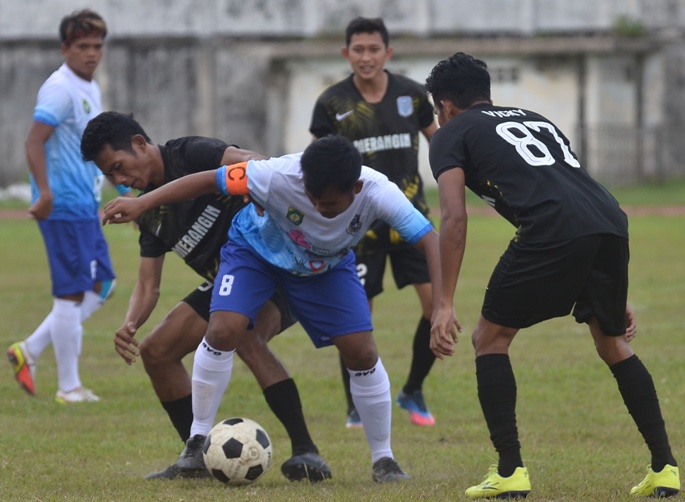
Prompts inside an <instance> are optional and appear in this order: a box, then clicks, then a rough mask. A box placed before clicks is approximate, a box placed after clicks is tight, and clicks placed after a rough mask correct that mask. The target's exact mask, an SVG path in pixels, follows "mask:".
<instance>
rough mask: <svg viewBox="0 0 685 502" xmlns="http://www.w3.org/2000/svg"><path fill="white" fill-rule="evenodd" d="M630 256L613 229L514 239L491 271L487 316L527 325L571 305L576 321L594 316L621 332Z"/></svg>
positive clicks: (605, 328)
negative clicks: (538, 241) (565, 237)
mask: <svg viewBox="0 0 685 502" xmlns="http://www.w3.org/2000/svg"><path fill="white" fill-rule="evenodd" d="M629 257H630V252H629V249H628V240H627V239H624V238H622V237H617V236H614V235H605V234H602V235H590V236H587V237H581V238H578V239H573V240H570V241H564V242H558V243H553V244H548V245H544V246H530V245H525V244H521V243H519V242H514V241H512V242H511V243H510V244H509V247H508V248H507V250H506V251H505V252H504V254H503V255H502V257H501V258H500V260H499V263H498V264H497V266H496V267H495V270H494V271H493V273H492V277H490V282H489V284H488V289H487V291H486V293H485V300H484V301H483V309H482V314H483V317H484V318H485V319H487V320H488V321H491V322H494V323H496V324H499V325H502V326H507V327H510V328H526V327H528V326H532V325H533V324H537V323H539V322H541V321H544V320H545V319H551V318H553V317H562V316H565V315H568V314H569V313H570V312H571V310H573V316H574V317H575V319H576V321H577V322H579V323H586V322H588V321H589V320H590V318H592V317H593V316H594V317H596V318H597V320H598V321H599V325H600V327H601V328H602V331H603V332H604V333H605V334H606V335H611V336H620V335H623V334H624V333H625V330H626V303H627V300H628V260H629ZM574 306H575V307H574Z"/></svg>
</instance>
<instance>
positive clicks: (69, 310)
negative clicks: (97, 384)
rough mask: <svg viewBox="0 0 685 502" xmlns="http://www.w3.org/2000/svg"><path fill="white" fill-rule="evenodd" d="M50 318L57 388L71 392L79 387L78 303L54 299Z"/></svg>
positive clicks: (80, 333)
mask: <svg viewBox="0 0 685 502" xmlns="http://www.w3.org/2000/svg"><path fill="white" fill-rule="evenodd" d="M50 317H51V318H52V322H51V323H50V334H51V339H52V346H53V349H54V351H55V361H56V362H57V386H58V388H59V390H61V391H63V392H68V391H72V390H74V389H77V388H79V387H81V379H80V378H79V373H78V357H79V347H80V346H81V336H82V335H83V328H82V327H81V310H80V307H79V302H74V301H71V300H63V299H60V298H55V300H54V306H53V307H52V312H51V313H50Z"/></svg>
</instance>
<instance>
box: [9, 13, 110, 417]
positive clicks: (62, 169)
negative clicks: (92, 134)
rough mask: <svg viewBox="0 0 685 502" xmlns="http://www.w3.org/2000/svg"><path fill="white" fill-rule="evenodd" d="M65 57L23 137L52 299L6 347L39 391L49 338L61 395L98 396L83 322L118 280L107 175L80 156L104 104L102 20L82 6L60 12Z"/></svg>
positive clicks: (65, 399) (28, 385)
mask: <svg viewBox="0 0 685 502" xmlns="http://www.w3.org/2000/svg"><path fill="white" fill-rule="evenodd" d="M59 31H60V37H61V42H62V43H61V52H62V55H63V56H64V64H62V66H60V68H59V69H57V71H55V72H54V73H53V74H52V75H51V76H50V77H49V78H48V79H47V81H46V82H45V83H44V84H43V86H42V87H41V88H40V91H39V92H38V99H37V103H36V107H35V109H34V112H33V123H32V125H31V129H30V131H29V134H28V137H27V139H26V143H25V146H26V156H27V160H28V164H29V170H30V173H31V187H32V205H31V207H30V208H29V214H30V215H31V217H32V218H35V219H36V220H37V221H38V225H39V227H40V230H41V233H42V235H43V240H44V241H45V247H46V251H47V255H48V262H49V265H50V275H51V279H52V295H53V297H54V302H53V307H52V310H51V311H50V313H49V314H48V316H47V317H46V318H45V320H44V321H43V322H42V323H41V324H40V326H39V327H38V328H37V329H36V330H35V331H34V332H33V334H31V336H29V337H28V338H27V339H26V340H24V341H22V342H17V343H14V344H13V345H12V346H11V347H10V348H9V349H8V351H7V356H8V359H9V361H10V363H11V364H12V367H13V370H14V374H15V378H16V380H17V382H18V383H19V385H20V386H21V387H22V388H23V389H24V390H25V391H26V392H27V393H29V394H30V395H33V394H34V393H35V384H34V371H35V363H36V361H37V359H38V358H39V357H40V356H41V354H42V353H43V351H44V350H45V349H46V348H47V347H48V346H49V345H50V343H52V345H53V348H54V352H55V359H56V361H57V384H58V389H57V395H56V400H57V401H58V402H61V403H73V402H84V401H98V400H99V398H98V396H96V395H95V394H94V393H93V392H92V391H91V390H89V389H87V388H85V387H83V386H82V385H81V379H80V375H79V368H78V361H79V356H80V353H81V338H82V334H83V328H82V322H83V321H84V320H85V319H86V318H88V317H89V316H90V315H91V314H92V313H93V312H94V311H95V310H97V309H98V308H100V306H101V305H102V303H103V302H104V301H105V299H107V298H108V296H109V294H110V293H111V292H112V288H113V286H114V272H113V270H112V264H111V261H110V258H109V252H108V249H107V243H106V241H105V238H104V236H103V234H102V230H101V228H100V225H99V221H98V220H99V218H98V206H99V203H100V188H101V184H102V181H103V179H104V177H103V176H102V173H100V171H99V170H98V169H97V167H95V165H94V164H93V163H92V162H84V161H83V160H82V159H81V149H80V146H81V135H82V133H83V130H84V129H85V127H86V125H87V123H88V121H89V120H90V119H91V118H93V117H95V116H96V115H98V114H99V113H100V112H101V111H102V103H101V98H100V88H99V87H98V84H97V82H95V80H93V73H94V72H95V69H96V68H97V65H98V63H99V62H100V58H101V57H102V48H103V40H104V38H105V36H106V35H107V26H106V25H105V22H104V20H103V19H102V18H101V17H100V16H99V15H98V14H96V13H95V12H93V11H90V10H83V11H79V12H74V13H73V14H71V15H69V16H66V17H65V18H63V19H62V22H61V24H60V28H59Z"/></svg>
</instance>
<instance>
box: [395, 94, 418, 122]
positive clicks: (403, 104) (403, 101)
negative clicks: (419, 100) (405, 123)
mask: <svg viewBox="0 0 685 502" xmlns="http://www.w3.org/2000/svg"><path fill="white" fill-rule="evenodd" d="M397 113H399V114H400V117H410V116H411V115H412V113H414V103H413V102H412V100H411V96H400V97H399V98H397Z"/></svg>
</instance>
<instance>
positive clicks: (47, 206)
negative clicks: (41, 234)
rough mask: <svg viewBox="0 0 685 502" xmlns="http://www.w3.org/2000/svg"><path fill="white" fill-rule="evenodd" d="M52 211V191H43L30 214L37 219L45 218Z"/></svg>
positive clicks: (32, 206) (30, 209)
mask: <svg viewBox="0 0 685 502" xmlns="http://www.w3.org/2000/svg"><path fill="white" fill-rule="evenodd" d="M51 212H52V192H41V194H40V195H39V196H38V198H37V199H36V202H34V203H33V204H32V205H31V207H30V208H29V216H30V217H31V218H33V219H35V220H44V219H45V218H47V217H48V216H50V213H51Z"/></svg>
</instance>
